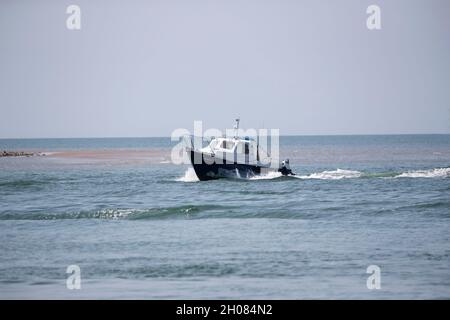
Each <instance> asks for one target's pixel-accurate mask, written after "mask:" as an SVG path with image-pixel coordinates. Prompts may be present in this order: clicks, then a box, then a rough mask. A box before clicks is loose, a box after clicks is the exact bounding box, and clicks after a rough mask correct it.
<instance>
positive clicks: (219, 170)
mask: <svg viewBox="0 0 450 320" xmlns="http://www.w3.org/2000/svg"><path fill="white" fill-rule="evenodd" d="M187 152H188V154H189V157H190V160H191V164H192V167H193V168H194V171H195V174H196V175H197V177H198V179H199V180H200V181H207V180H214V179H219V178H229V177H236V178H251V177H253V176H256V175H260V174H261V172H262V171H263V170H264V169H267V168H262V167H261V166H256V165H251V164H243V163H236V162H231V163H230V162H224V163H216V161H214V160H215V159H214V156H212V155H207V154H204V153H202V152H198V151H194V150H187ZM194 159H198V161H194ZM200 159H201V163H200V161H199V160H200ZM196 162H198V163H196ZM217 162H219V161H217Z"/></svg>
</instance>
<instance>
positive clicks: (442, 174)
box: [396, 168, 450, 178]
mask: <svg viewBox="0 0 450 320" xmlns="http://www.w3.org/2000/svg"><path fill="white" fill-rule="evenodd" d="M448 177H450V168H437V169H430V170H415V171H407V172H404V173H401V174H399V175H397V176H396V178H448Z"/></svg>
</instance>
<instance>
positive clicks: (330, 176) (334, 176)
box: [295, 169, 362, 180]
mask: <svg viewBox="0 0 450 320" xmlns="http://www.w3.org/2000/svg"><path fill="white" fill-rule="evenodd" d="M361 176H362V173H361V172H359V171H353V170H343V169H337V170H333V171H322V172H318V173H311V174H309V175H303V176H295V177H296V178H299V179H319V180H340V179H349V178H359V177H361Z"/></svg>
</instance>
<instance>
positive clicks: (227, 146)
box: [221, 140, 234, 150]
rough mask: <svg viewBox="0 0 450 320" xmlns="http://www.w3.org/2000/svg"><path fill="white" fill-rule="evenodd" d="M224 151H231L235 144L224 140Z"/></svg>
mask: <svg viewBox="0 0 450 320" xmlns="http://www.w3.org/2000/svg"><path fill="white" fill-rule="evenodd" d="M221 146H222V149H228V150H231V149H233V147H234V142H232V141H227V140H223V141H222V145H221Z"/></svg>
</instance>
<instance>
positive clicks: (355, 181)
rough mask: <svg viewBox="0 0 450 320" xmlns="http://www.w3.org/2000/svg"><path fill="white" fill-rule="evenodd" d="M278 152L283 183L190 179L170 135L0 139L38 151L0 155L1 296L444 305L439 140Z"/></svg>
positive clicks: (444, 187) (446, 271)
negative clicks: (284, 167)
mask: <svg viewBox="0 0 450 320" xmlns="http://www.w3.org/2000/svg"><path fill="white" fill-rule="evenodd" d="M280 144H281V156H282V157H283V158H285V157H288V158H290V161H291V167H292V169H293V171H294V172H296V174H297V175H296V176H295V177H280V176H279V175H277V174H271V175H268V176H262V177H258V178H254V179H249V180H248V179H238V178H236V179H221V180H216V181H207V182H199V181H197V179H196V178H195V174H194V173H193V171H192V169H190V168H189V166H186V165H180V166H178V165H173V164H171V162H170V161H169V160H170V150H171V146H172V145H173V143H171V142H170V140H169V139H168V138H122V139H36V140H33V139H31V140H26V139H24V140H20V139H19V140H17V139H14V140H0V150H6V149H7V150H34V151H42V152H46V153H47V156H39V157H18V158H0V204H1V205H0V298H44V299H53V298H56V299H74V298H75V299H77V298H100V299H101V298H126V299H128V298H129V299H155V298H158V299H159V298H167V299H175V298H183V299H184V298H187V299H189V298H197V299H212V298H237V299H241V298H243V299H244V298H248V299H251V298H255V299H260V298H268V299H272V298H273V299H280V298H287V299H304V298H313V299H316V298H324V299H335V298H343V299H359V298H365V299H395V298H399V299H406V298H412V299H423V298H444V299H448V298H450V135H398V136H395V135H392V136H302V137H282V138H281V141H280ZM69 265H78V266H79V267H80V270H81V289H80V290H69V289H67V287H66V279H67V277H68V276H69V275H68V274H67V273H66V269H67V267H68V266H69ZM370 265H376V266H378V267H379V268H380V272H381V273H380V275H381V278H380V279H381V288H380V289H375V290H370V289H368V288H367V284H366V283H367V279H368V277H369V276H370V274H368V273H367V272H366V271H367V268H368V266H370Z"/></svg>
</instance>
